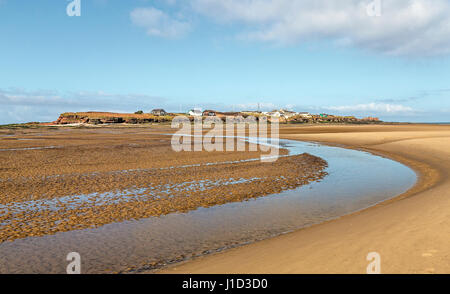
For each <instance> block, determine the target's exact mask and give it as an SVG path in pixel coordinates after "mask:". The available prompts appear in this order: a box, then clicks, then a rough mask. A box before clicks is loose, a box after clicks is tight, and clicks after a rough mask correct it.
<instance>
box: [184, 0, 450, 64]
mask: <svg viewBox="0 0 450 294" xmlns="http://www.w3.org/2000/svg"><path fill="white" fill-rule="evenodd" d="M381 1H382V15H381V16H380V17H371V16H369V15H368V14H367V5H368V4H369V3H371V2H372V0H339V1H336V0H301V1H300V0H190V7H191V8H192V9H193V10H194V11H196V12H197V13H199V14H201V15H204V16H207V17H209V18H211V19H212V20H214V21H216V22H218V23H238V24H241V25H243V26H244V29H243V30H242V31H241V37H242V38H245V39H250V40H259V41H267V42H274V43H281V44H291V43H297V42H306V41H309V40H322V39H325V40H332V41H333V42H335V43H336V44H339V45H345V46H356V47H360V48H364V49H368V50H371V51H375V52H382V53H385V54H390V55H439V54H448V53H450V17H449V15H450V1H448V0H381Z"/></svg>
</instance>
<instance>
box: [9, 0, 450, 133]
mask: <svg viewBox="0 0 450 294" xmlns="http://www.w3.org/2000/svg"><path fill="white" fill-rule="evenodd" d="M375 1H378V0H375ZM70 2H71V1H66V0H39V1H27V0H0V33H1V35H2V36H3V41H2V44H1V46H0V69H1V70H0V124H6V123H16V122H27V121H52V120H55V119H56V118H57V117H58V115H59V113H61V112H66V111H89V110H92V111H95V110H98V111H121V112H130V111H136V110H138V109H142V110H144V111H149V110H151V109H152V108H156V107H158V108H159V107H163V108H166V110H168V111H179V110H180V109H181V110H183V111H186V110H188V109H189V108H193V107H202V108H218V109H223V110H232V109H235V110H244V109H252V108H253V109H254V108H256V105H257V103H260V105H261V107H262V108H263V109H267V110H271V109H274V108H288V109H293V110H297V111H310V112H313V113H319V112H327V113H335V114H345V115H348V114H354V115H357V116H367V115H373V116H379V117H380V118H382V119H384V120H389V121H413V122H414V121H422V122H433V121H438V122H439V121H450V83H449V81H450V20H449V18H448V15H450V3H449V1H444V0H442V1H441V0H435V1H429V0H398V1H395V4H393V3H392V2H393V1H390V0H381V2H380V3H382V6H381V7H382V10H381V15H380V16H377V17H375V16H371V15H369V14H368V13H367V9H366V8H367V5H368V4H370V3H374V2H372V1H362V0H340V1H333V0H314V1H312V0H303V1H301V0H278V1H269V0H253V1H250V0H240V1H238V0H228V1H221V0H184V1H181V0H153V1H145V0H134V1H133V0H131V1H121V0H80V3H81V16H79V17H78V16H73V17H69V16H68V15H67V13H66V7H67V5H68V4H69V3H70ZM338 3H339V4H338Z"/></svg>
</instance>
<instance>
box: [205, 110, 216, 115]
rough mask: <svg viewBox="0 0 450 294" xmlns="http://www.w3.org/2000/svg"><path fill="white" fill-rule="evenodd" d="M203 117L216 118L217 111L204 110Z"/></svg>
mask: <svg viewBox="0 0 450 294" xmlns="http://www.w3.org/2000/svg"><path fill="white" fill-rule="evenodd" d="M202 115H203V116H217V111H215V110H205V111H203V113H202Z"/></svg>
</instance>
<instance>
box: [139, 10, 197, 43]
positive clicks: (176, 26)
mask: <svg viewBox="0 0 450 294" xmlns="http://www.w3.org/2000/svg"><path fill="white" fill-rule="evenodd" d="M130 17H131V21H132V22H133V24H135V25H137V26H140V27H143V28H145V30H146V31H147V34H148V35H150V36H156V37H163V38H179V37H182V36H184V35H185V34H187V33H188V32H189V31H190V29H191V25H190V23H189V22H187V21H181V20H177V19H175V18H173V17H171V16H169V15H168V14H166V13H164V12H163V11H161V10H158V9H156V8H153V7H148V8H136V9H134V10H133V11H132V12H131V13H130Z"/></svg>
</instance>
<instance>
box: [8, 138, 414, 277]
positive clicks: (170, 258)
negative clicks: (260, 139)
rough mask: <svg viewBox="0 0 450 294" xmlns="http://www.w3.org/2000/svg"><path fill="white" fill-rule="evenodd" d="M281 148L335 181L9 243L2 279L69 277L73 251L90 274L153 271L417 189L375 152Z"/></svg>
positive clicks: (408, 175) (301, 145)
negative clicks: (321, 162)
mask: <svg viewBox="0 0 450 294" xmlns="http://www.w3.org/2000/svg"><path fill="white" fill-rule="evenodd" d="M280 142H281V144H282V145H283V147H285V148H288V149H289V151H290V154H291V155H293V154H301V153H304V152H307V153H310V154H312V155H316V156H319V157H321V158H323V159H325V160H326V161H327V162H328V168H327V172H328V176H326V177H325V178H324V179H323V180H321V181H319V182H314V183H311V184H309V185H306V186H302V187H300V188H297V189H294V190H289V191H285V192H283V193H280V194H276V195H270V196H266V197H261V198H257V199H252V200H249V201H244V202H239V203H229V204H224V205H218V206H214V207H210V208H199V209H197V210H195V211H191V212H188V213H173V214H169V215H165V216H161V217H152V218H147V219H142V220H138V221H126V222H121V223H114V224H108V225H105V226H102V227H100V228H96V229H86V230H79V231H71V232H63V233H57V234H55V235H49V236H44V237H30V238H25V239H19V240H15V241H14V242H5V243H2V244H0V255H1V256H2V258H1V259H0V273H65V270H66V266H67V264H68V262H67V261H66V256H67V254H68V253H70V252H78V253H80V255H81V260H82V272H83V273H103V272H116V271H119V272H140V271H144V270H152V269H155V268H159V267H161V266H164V265H165V264H168V263H174V262H178V261H181V260H186V259H189V258H193V257H195V256H200V255H203V254H208V253H211V252H216V251H221V250H224V249H226V248H230V247H235V246H240V245H243V244H248V243H251V242H255V241H258V240H262V239H266V238H269V237H272V236H276V235H280V234H283V233H287V232H291V231H294V230H298V229H301V228H304V227H307V226H310V225H313V224H317V223H320V222H323V221H326V220H330V219H333V218H337V217H339V216H342V215H345V214H348V213H351V212H355V211H358V210H361V209H364V208H367V207H370V206H373V205H375V204H377V203H379V202H382V201H384V200H387V199H390V198H393V197H395V196H397V195H399V194H401V193H403V192H406V191H407V190H408V189H410V188H411V187H412V186H413V185H414V184H415V182H416V174H415V173H414V171H412V170H411V169H410V168H408V167H406V166H404V165H402V164H400V163H398V162H395V161H392V160H390V159H386V158H383V157H379V156H375V155H372V154H370V153H367V152H362V151H357V150H350V149H344V148H338V147H330V146H325V145H319V144H314V143H308V142H299V141H292V140H280ZM124 197H130V195H124Z"/></svg>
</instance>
